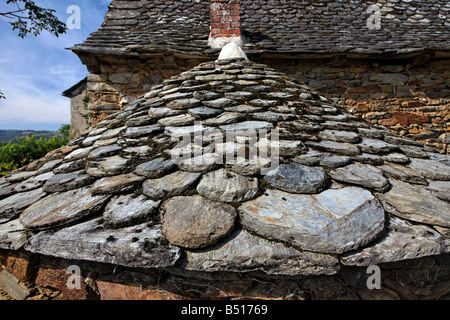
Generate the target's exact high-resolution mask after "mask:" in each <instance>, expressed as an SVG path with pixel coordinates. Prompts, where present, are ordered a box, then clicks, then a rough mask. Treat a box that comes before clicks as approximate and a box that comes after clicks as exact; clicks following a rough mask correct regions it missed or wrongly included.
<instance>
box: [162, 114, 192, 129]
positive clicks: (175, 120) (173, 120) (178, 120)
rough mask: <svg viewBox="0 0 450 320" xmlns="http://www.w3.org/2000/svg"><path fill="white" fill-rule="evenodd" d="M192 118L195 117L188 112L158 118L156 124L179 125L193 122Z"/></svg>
mask: <svg viewBox="0 0 450 320" xmlns="http://www.w3.org/2000/svg"><path fill="white" fill-rule="evenodd" d="M194 120H195V118H194V117H193V116H191V115H190V114H180V115H179V116H173V117H168V118H162V119H159V120H158V124H159V125H160V126H164V127H171V126H173V127H179V126H187V125H190V124H193V123H194Z"/></svg>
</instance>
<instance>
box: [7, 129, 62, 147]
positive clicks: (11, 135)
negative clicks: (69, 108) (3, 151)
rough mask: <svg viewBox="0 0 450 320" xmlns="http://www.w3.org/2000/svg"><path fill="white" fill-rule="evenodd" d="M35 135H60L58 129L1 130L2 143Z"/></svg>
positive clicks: (48, 136) (44, 136) (42, 136)
mask: <svg viewBox="0 0 450 320" xmlns="http://www.w3.org/2000/svg"><path fill="white" fill-rule="evenodd" d="M31 136H35V137H36V139H39V138H52V137H60V136H61V134H60V133H59V132H58V131H46V130H42V131H35V130H0V144H7V143H8V142H10V141H12V142H17V140H16V138H19V139H23V138H25V137H31Z"/></svg>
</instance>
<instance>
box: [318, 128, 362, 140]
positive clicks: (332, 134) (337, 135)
mask: <svg viewBox="0 0 450 320" xmlns="http://www.w3.org/2000/svg"><path fill="white" fill-rule="evenodd" d="M319 137H320V138H321V139H322V140H328V141H336V142H344V143H357V142H359V140H360V139H361V138H360V136H359V135H358V134H357V133H355V132H352V131H337V130H324V131H321V132H320V133H319Z"/></svg>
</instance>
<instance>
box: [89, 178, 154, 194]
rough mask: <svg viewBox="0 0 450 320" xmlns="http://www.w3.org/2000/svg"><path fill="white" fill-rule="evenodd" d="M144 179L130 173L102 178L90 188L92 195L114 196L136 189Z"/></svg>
mask: <svg viewBox="0 0 450 320" xmlns="http://www.w3.org/2000/svg"><path fill="white" fill-rule="evenodd" d="M144 179H145V178H144V177H140V176H137V175H135V174H132V173H127V174H122V175H119V176H113V177H106V178H102V179H100V180H98V181H96V182H95V183H94V185H93V186H92V194H94V195H96V194H116V193H123V192H128V191H131V190H134V189H135V188H136V187H138V186H139V185H140V184H141V183H142V181H143V180H144Z"/></svg>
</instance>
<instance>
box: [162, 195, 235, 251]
mask: <svg viewBox="0 0 450 320" xmlns="http://www.w3.org/2000/svg"><path fill="white" fill-rule="evenodd" d="M160 210H161V212H162V232H163V234H164V236H165V237H166V239H167V240H168V241H169V242H170V243H171V244H173V245H177V246H180V247H184V248H190V249H197V248H203V247H206V246H209V245H212V244H214V243H216V242H217V241H218V240H219V239H220V238H222V237H224V236H226V235H228V234H229V233H230V232H231V231H232V230H233V228H234V225H235V222H236V216H237V213H236V209H235V208H233V207H232V206H230V205H227V204H224V203H220V202H216V201H212V200H209V199H206V198H203V197H202V196H199V195H197V196H192V197H174V198H171V199H169V200H167V201H166V202H164V203H163V204H162V205H161V209H160Z"/></svg>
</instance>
